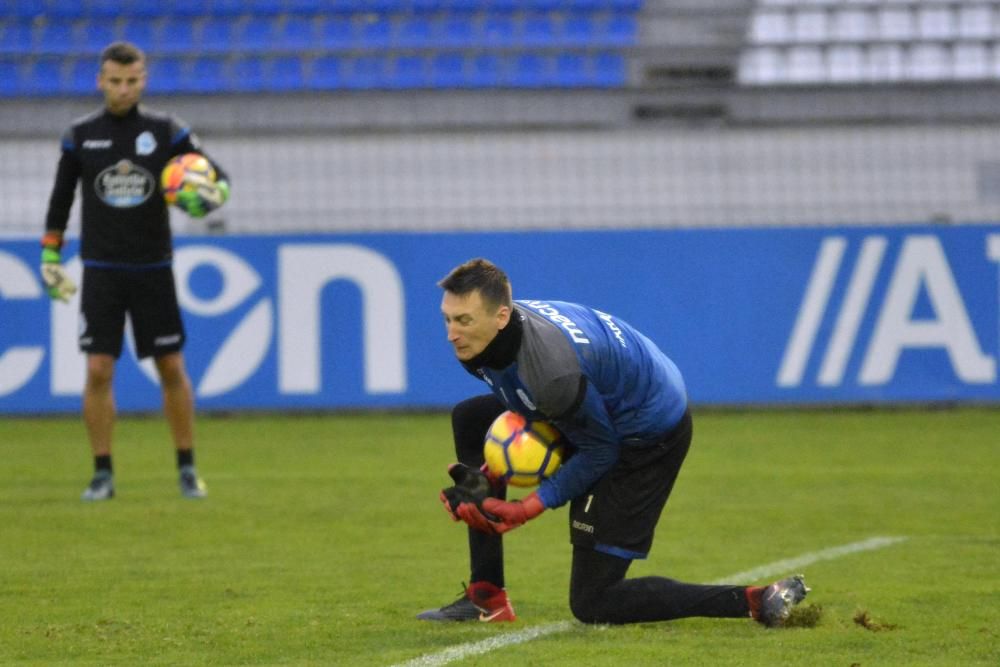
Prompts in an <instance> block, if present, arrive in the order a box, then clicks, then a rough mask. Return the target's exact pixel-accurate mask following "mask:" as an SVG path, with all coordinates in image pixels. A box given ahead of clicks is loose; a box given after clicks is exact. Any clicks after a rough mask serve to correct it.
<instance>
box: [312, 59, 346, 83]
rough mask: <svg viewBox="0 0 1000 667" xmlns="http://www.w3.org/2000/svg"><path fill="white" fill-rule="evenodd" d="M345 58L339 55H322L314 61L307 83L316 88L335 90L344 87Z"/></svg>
mask: <svg viewBox="0 0 1000 667" xmlns="http://www.w3.org/2000/svg"><path fill="white" fill-rule="evenodd" d="M344 69H345V63H344V59H343V58H340V57H338V56H330V55H327V56H320V57H319V58H316V59H315V60H314V61H313V62H312V67H311V68H310V71H309V76H308V77H307V78H306V84H307V85H308V86H309V87H310V88H313V89H316V90H334V89H338V88H343V87H344Z"/></svg>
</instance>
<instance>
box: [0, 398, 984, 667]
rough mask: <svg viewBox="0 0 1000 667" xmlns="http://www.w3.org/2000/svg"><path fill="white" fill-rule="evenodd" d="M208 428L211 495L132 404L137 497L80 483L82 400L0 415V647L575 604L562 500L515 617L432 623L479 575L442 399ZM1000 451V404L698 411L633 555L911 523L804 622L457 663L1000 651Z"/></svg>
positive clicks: (369, 651)
mask: <svg viewBox="0 0 1000 667" xmlns="http://www.w3.org/2000/svg"><path fill="white" fill-rule="evenodd" d="M198 436H199V448H198V454H197V457H198V464H199V469H200V471H201V473H202V475H203V476H204V477H205V480H206V481H207V483H208V487H209V497H208V498H207V499H206V500H204V501H192V500H185V499H183V498H181V496H180V494H179V492H178V488H177V480H176V472H175V469H174V462H173V453H172V451H171V448H170V445H169V438H168V436H167V430H166V426H165V425H164V423H163V422H162V420H159V419H142V418H129V419H123V420H122V421H121V422H120V424H119V426H118V429H117V433H116V452H115V478H116V490H117V493H118V496H117V497H116V498H115V499H114V500H112V501H110V502H105V503H97V504H85V503H83V502H81V501H80V500H79V494H80V492H81V491H82V490H83V487H84V486H85V484H86V482H87V481H88V479H89V476H90V473H91V463H90V456H89V453H88V452H87V447H86V444H85V435H84V430H83V426H82V424H81V423H80V421H79V420H78V419H75V418H73V419H71V418H64V419H14V418H5V419H3V420H0V456H2V460H3V462H4V467H5V474H4V483H3V485H2V486H0V618H2V619H3V622H2V623H0V664H2V665H139V664H143V665H393V664H399V663H405V662H407V661H410V660H413V659H415V658H419V657H421V656H431V657H430V658H428V659H427V660H426V661H425V664H444V662H442V660H444V658H442V657H441V656H442V655H443V654H442V652H443V651H445V650H447V649H449V648H450V647H455V646H460V647H461V646H467V645H469V644H472V643H475V642H479V641H482V640H487V639H490V638H497V637H501V638H502V636H504V635H506V634H508V633H512V632H519V631H524V630H525V629H528V628H532V627H535V626H545V625H551V624H553V623H558V622H565V621H569V620H570V619H571V615H570V613H569V609H568V603H567V585H568V579H569V551H570V548H569V545H568V541H567V540H568V529H567V527H566V511H565V509H561V510H557V511H550V512H547V513H546V514H545V515H543V516H542V517H541V518H539V519H538V520H536V521H534V522H532V523H531V524H530V525H528V526H526V527H524V528H521V529H519V530H517V531H516V532H514V533H513V534H511V535H510V536H509V537H508V538H507V542H506V552H507V579H508V582H507V583H508V590H509V592H510V594H511V597H512V599H513V601H514V605H515V609H516V610H517V613H518V615H519V620H518V621H517V622H516V623H514V624H450V625H438V624H429V623H422V622H418V621H416V620H414V618H413V616H414V614H416V613H417V612H419V611H421V610H423V609H425V608H428V607H432V606H439V605H441V604H444V603H446V602H450V601H451V600H452V599H454V597H456V596H457V595H458V594H459V593H460V591H461V583H460V582H461V581H463V580H465V579H467V577H468V555H467V551H466V546H465V536H464V532H463V530H462V527H461V526H460V525H456V524H453V523H452V522H451V521H449V520H448V519H447V518H446V517H445V515H444V513H443V512H442V510H441V508H440V506H439V503H438V500H437V491H438V489H439V488H441V487H442V486H444V485H446V483H447V482H448V478H447V476H446V474H445V466H446V465H447V463H449V462H450V461H451V460H452V455H451V454H450V450H451V445H450V433H449V421H448V418H447V416H445V415H384V414H377V415H332V416H290V417H289V416H240V417H227V418H224V417H202V418H201V419H200V420H199V423H198ZM998 452H1000V411H998V410H995V409H958V410H884V411H883V410H873V411H835V412H825V411H803V412H795V411H773V412H771V411H765V412H705V411H702V412H698V411H696V413H695V439H694V445H693V446H692V449H691V453H690V455H689V457H688V461H687V463H686V465H685V469H684V470H683V471H682V472H681V476H680V479H679V481H678V483H677V486H676V488H675V490H674V494H673V497H672V498H671V500H670V502H669V503H668V505H667V509H666V511H665V513H664V516H663V518H662V519H661V521H660V527H659V530H658V533H657V539H656V543H655V544H654V547H653V552H652V554H651V556H650V558H649V560H647V561H644V562H637V563H636V564H635V565H633V567H632V570H631V572H630V574H632V575H643V574H661V575H665V576H670V577H673V578H677V579H683V580H688V581H714V580H717V579H720V578H722V577H726V576H727V575H729V574H732V573H738V572H743V571H747V570H751V569H753V568H755V567H759V566H761V565H764V564H767V563H773V562H775V561H778V560H781V559H786V558H792V557H796V556H799V555H802V554H808V553H813V552H816V551H819V550H823V549H829V548H831V547H835V546H838V545H843V544H849V543H854V542H858V541H860V540H865V539H867V538H870V537H873V536H899V537H906V538H908V539H907V540H906V541H903V542H899V543H896V544H893V545H891V546H888V547H886V548H883V549H879V550H874V551H867V552H862V553H855V554H849V555H844V556H843V557H839V558H836V559H831V560H824V561H821V562H817V563H815V564H813V565H811V566H809V567H807V568H805V574H806V580H807V582H808V583H809V585H810V586H812V588H813V592H812V593H811V594H810V596H809V597H808V598H807V599H806V602H805V603H803V608H802V609H803V612H802V616H801V617H800V618H799V620H800V621H801V622H800V623H797V624H796V627H792V628H785V629H781V630H766V629H764V628H761V627H759V626H757V625H756V624H754V623H752V622H749V621H743V620H712V619H687V620H681V621H674V622H670V623H655V624H640V625H634V626H621V627H606V626H605V627H587V626H582V625H580V624H576V623H572V624H569V626H568V628H567V629H565V630H563V631H560V632H553V633H551V634H548V635H546V636H544V637H540V638H538V639H535V640H533V641H527V642H524V643H521V644H517V645H513V646H507V647H505V648H502V649H499V650H498V652H497V653H492V654H486V655H470V654H469V653H467V652H466V653H461V651H460V653H459V654H460V655H465V657H464V658H461V659H459V660H457V661H455V662H452V663H448V664H463V665H481V664H498V662H499V661H502V663H503V664H511V665H515V664H516V665H545V666H546V667H548V666H550V665H567V666H569V665H572V666H574V667H576V666H579V665H588V666H590V665H608V666H611V665H615V666H618V665H624V664H627V665H666V664H671V665H768V666H769V667H771V666H773V665H778V664H818V665H845V666H846V665H852V664H857V665H908V666H909V665H996V664H1000V566H998V563H1000V539H998V532H1000V531H998V528H1000V519H998V516H1000V503H998V498H1000V494H998V492H997V490H996V489H997V487H998V481H1000V473H998V467H997V464H998V458H1000V457H998ZM734 583H737V582H734ZM746 583H751V582H746ZM755 583H756V582H755ZM435 660H436V662H435Z"/></svg>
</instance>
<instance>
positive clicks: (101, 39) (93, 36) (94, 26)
mask: <svg viewBox="0 0 1000 667" xmlns="http://www.w3.org/2000/svg"><path fill="white" fill-rule="evenodd" d="M79 30H80V32H79V35H80V39H79V42H78V43H77V44H78V45H77V47H76V52H77V53H93V54H97V53H100V52H101V51H103V50H104V47H106V46H107V45H108V44H110V43H111V42H114V41H115V40H117V39H118V31H117V30H116V29H115V24H114V23H113V22H111V21H107V20H105V19H90V20H88V21H85V22H84V23H83V24H82V25H81V26H80V28H79Z"/></svg>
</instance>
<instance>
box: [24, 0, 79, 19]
mask: <svg viewBox="0 0 1000 667" xmlns="http://www.w3.org/2000/svg"><path fill="white" fill-rule="evenodd" d="M9 4H12V5H14V6H15V7H16V8H17V13H18V14H21V15H22V16H31V14H25V13H23V12H26V11H31V9H29V8H33V7H41V10H40V11H35V12H34V14H44V15H45V16H46V17H47V18H50V19H79V18H83V17H84V16H86V15H87V6H86V3H84V2H82V1H81V0H41V1H38V2H35V1H34V0H31V1H29V2H21V0H15V1H14V2H12V3H9ZM22 5H25V6H26V7H25V8H22ZM5 13H6V12H5Z"/></svg>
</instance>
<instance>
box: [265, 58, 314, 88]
mask: <svg viewBox="0 0 1000 667" xmlns="http://www.w3.org/2000/svg"><path fill="white" fill-rule="evenodd" d="M269 65H270V66H269V67H268V68H267V69H266V70H265V72H266V76H265V85H266V88H267V89H268V90H275V91H287V90H301V89H302V88H303V87H304V86H305V68H304V66H303V63H302V59H301V58H299V57H298V56H278V57H276V58H274V59H273V60H271V62H270V63H269Z"/></svg>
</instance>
